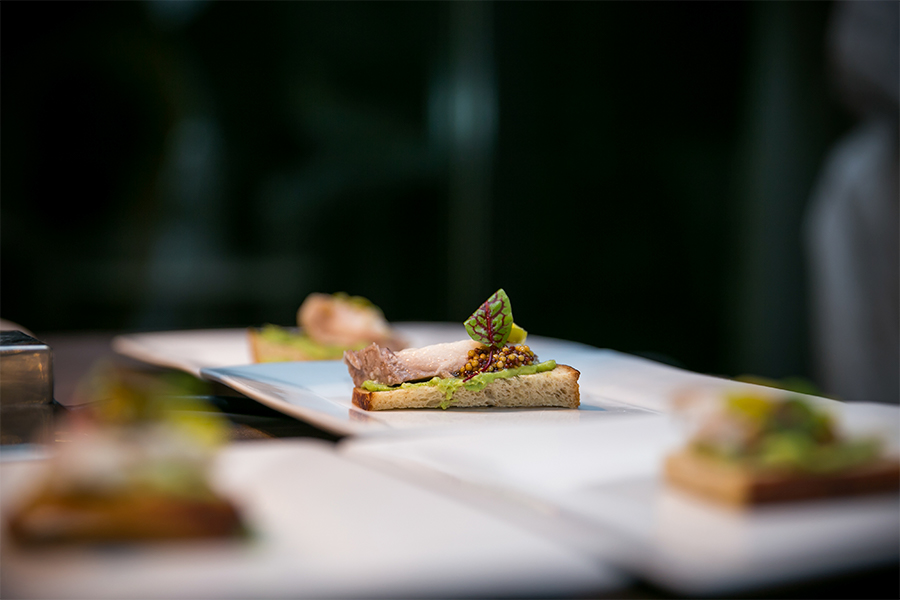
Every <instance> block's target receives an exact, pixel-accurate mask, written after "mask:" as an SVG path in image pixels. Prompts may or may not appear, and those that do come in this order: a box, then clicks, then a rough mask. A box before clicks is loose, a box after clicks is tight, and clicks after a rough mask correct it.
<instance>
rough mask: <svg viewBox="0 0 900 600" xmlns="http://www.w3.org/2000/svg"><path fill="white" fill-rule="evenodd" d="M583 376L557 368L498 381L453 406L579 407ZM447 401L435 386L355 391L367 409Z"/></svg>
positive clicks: (456, 398)
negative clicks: (579, 378)
mask: <svg viewBox="0 0 900 600" xmlns="http://www.w3.org/2000/svg"><path fill="white" fill-rule="evenodd" d="M579 375H580V373H579V372H578V371H576V370H575V369H573V368H572V367H569V366H567V365H557V366H556V368H554V369H552V370H550V371H544V372H542V373H534V374H531V375H518V376H516V377H509V378H506V379H497V380H495V381H492V382H491V383H489V384H488V385H486V386H485V387H484V388H483V389H481V390H478V391H470V390H467V389H465V388H460V389H458V390H457V391H456V392H455V393H454V394H453V399H452V402H451V404H450V406H452V407H453V408H462V407H477V406H483V407H498V408H513V407H516V408H529V407H543V406H549V407H561V408H578V406H579V405H580V403H581V397H580V395H579V390H578V376H579ZM445 400H446V397H445V396H444V392H442V391H441V390H440V389H439V388H438V387H436V386H433V385H418V386H411V387H405V388H402V387H401V388H398V389H395V390H390V391H384V392H369V391H367V390H364V389H362V388H358V387H357V388H354V389H353V404H355V405H356V406H358V407H360V408H362V409H364V410H389V409H393V408H439V407H440V406H441V403H443V402H445Z"/></svg>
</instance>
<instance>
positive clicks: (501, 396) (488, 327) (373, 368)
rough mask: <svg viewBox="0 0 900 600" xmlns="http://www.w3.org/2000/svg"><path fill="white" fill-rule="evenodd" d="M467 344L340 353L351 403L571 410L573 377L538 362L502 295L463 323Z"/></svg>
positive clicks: (566, 368) (379, 406)
mask: <svg viewBox="0 0 900 600" xmlns="http://www.w3.org/2000/svg"><path fill="white" fill-rule="evenodd" d="M465 326H466V330H467V331H468V333H469V336H470V337H471V339H469V340H461V341H459V342H450V343H445V344H434V345H432V346H425V347H423V348H410V349H407V350H401V351H399V352H394V351H393V350H391V349H390V348H385V347H383V346H381V345H379V344H377V343H373V344H371V345H369V346H367V347H365V348H363V349H362V350H357V351H347V352H344V363H345V364H346V365H347V368H348V370H349V372H350V377H351V378H352V379H353V384H354V386H355V387H354V389H353V404H355V405H356V406H358V407H359V408H362V409H364V410H388V409H395V408H438V407H440V408H445V409H446V408H449V407H451V406H453V407H460V408H461V407H504V408H513V407H560V408H578V406H579V404H580V396H579V389H578V376H579V372H578V371H576V370H575V369H573V368H572V367H569V366H566V365H557V364H556V362H555V361H553V360H546V361H543V362H541V361H539V360H538V357H537V356H535V354H534V352H532V351H531V349H530V348H529V347H528V346H527V345H525V344H524V342H525V337H526V335H527V334H526V333H525V330H523V329H521V328H520V327H518V326H517V325H515V324H514V323H513V317H512V308H511V306H510V301H509V298H508V297H507V295H506V292H504V291H503V290H502V289H501V290H498V291H497V292H496V293H495V294H494V295H492V296H491V297H490V298H488V299H487V300H486V301H485V302H484V303H483V304H482V305H481V306H480V307H479V308H478V310H476V311H475V313H474V314H472V316H471V317H469V319H468V320H467V321H466V322H465Z"/></svg>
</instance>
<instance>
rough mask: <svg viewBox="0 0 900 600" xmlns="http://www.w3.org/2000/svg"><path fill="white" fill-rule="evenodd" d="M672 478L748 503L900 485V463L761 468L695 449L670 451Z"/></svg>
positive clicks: (691, 487)
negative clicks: (818, 470)
mask: <svg viewBox="0 0 900 600" xmlns="http://www.w3.org/2000/svg"><path fill="white" fill-rule="evenodd" d="M665 477H666V479H667V480H668V481H669V482H670V483H672V484H674V485H676V486H678V487H681V488H683V489H685V490H688V491H690V492H692V493H695V494H698V495H700V496H703V497H706V498H708V499H711V500H716V501H718V502H723V503H727V504H732V505H738V506H744V505H751V504H762V503H769V502H786V501H792V500H809V499H813V498H828V497H835V496H851V495H860V494H869V493H876V492H890V491H895V490H897V489H900V462H898V461H897V460H896V459H881V460H878V461H874V462H872V463H870V464H866V465H862V466H859V467H854V468H851V469H847V470H844V471H840V472H836V473H826V474H813V473H795V472H794V473H792V472H779V471H758V470H754V469H749V468H746V467H743V466H741V465H734V464H729V463H727V462H725V461H722V460H718V459H716V458H713V457H708V456H704V455H702V454H699V453H697V452H694V451H691V450H682V451H681V452H678V453H676V454H672V455H670V456H669V457H668V458H667V459H666V464H665Z"/></svg>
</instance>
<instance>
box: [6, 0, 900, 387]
mask: <svg viewBox="0 0 900 600" xmlns="http://www.w3.org/2000/svg"><path fill="white" fill-rule="evenodd" d="M888 4H892V5H894V3H888ZM838 8H839V6H838V5H835V4H832V3H826V2H812V3H806V2H802V3H780V2H762V3H759V2H757V3H742V2H727V3H725V2H723V3H644V2H638V3H631V2H628V3H626V2H602V3H517V2H501V3H475V2H452V3H443V2H426V3H408V2H406V3H375V2H365V3H352V2H338V3H323V2H296V3H294V2H271V3H237V2H198V1H195V0H188V1H182V2H103V3H84V2H79V3H61V4H56V3H28V2H4V3H3V6H2V150H3V169H2V181H0V184H2V205H0V211H2V212H0V216H2V238H0V239H2V255H0V256H2V269H0V277H2V306H0V310H2V316H3V317H4V318H6V319H10V320H13V321H16V322H18V323H21V324H23V325H25V326H27V327H28V328H30V329H31V330H32V331H34V332H36V333H37V334H38V335H40V334H41V333H42V332H59V331H75V330H77V331H86V330H114V331H139V330H162V329H176V328H208V327H244V326H248V325H254V324H262V323H265V322H272V323H278V324H283V325H290V324H292V323H293V321H294V315H295V311H296V309H297V307H298V306H299V304H300V302H301V301H302V300H303V298H304V297H305V296H306V294H308V293H310V292H313V291H323V292H334V291H346V292H349V293H352V294H360V295H364V296H367V297H368V298H370V299H371V300H372V301H374V302H375V303H376V304H378V305H379V306H380V307H381V308H382V309H383V310H384V312H385V314H386V316H387V317H388V318H389V319H390V320H394V321H408V320H436V321H457V322H460V321H462V320H464V319H465V318H466V317H467V316H468V315H469V314H470V313H471V312H472V310H473V309H474V308H475V307H476V306H477V305H478V303H480V302H481V301H483V300H484V299H485V298H486V297H487V296H488V295H489V294H490V293H491V292H493V291H494V290H496V289H497V288H498V287H503V288H505V289H506V291H507V292H508V293H509V295H510V297H511V299H512V301H513V306H514V309H515V316H516V321H517V322H519V323H520V324H521V325H523V326H524V327H525V328H526V329H528V330H529V331H530V332H533V333H536V334H542V335H547V336H554V337H560V338H567V339H572V340H577V341H581V342H586V343H588V344H592V345H595V346H600V347H608V348H613V349H617V350H621V351H624V352H631V353H637V354H644V355H647V356H651V357H655V358H659V359H662V360H665V361H668V362H672V363H675V364H678V365H680V366H683V367H686V368H689V369H693V370H697V371H702V372H709V373H718V374H725V375H731V376H734V375H740V374H744V373H752V374H756V375H761V376H767V377H776V378H780V377H786V376H804V377H807V378H809V379H812V380H813V381H815V382H817V383H819V384H820V385H821V386H822V387H824V388H825V391H828V392H830V393H838V394H841V393H844V394H848V393H851V394H852V393H853V392H852V391H851V392H841V390H837V389H830V390H829V389H828V388H829V387H831V388H834V386H833V385H832V386H829V382H828V380H827V377H823V375H822V372H821V369H820V367H821V361H819V362H817V360H818V359H817V358H816V357H817V356H818V355H817V343H819V342H817V340H819V338H818V337H816V334H815V332H814V331H812V329H814V328H815V323H816V320H815V318H814V315H815V306H814V303H813V302H812V296H814V295H815V294H816V292H815V290H816V289H817V288H816V287H815V282H814V281H813V282H812V283H811V276H810V269H811V267H810V258H809V256H808V252H807V250H808V249H806V247H805V246H804V244H805V242H804V239H805V238H804V235H805V234H804V231H805V229H804V228H805V227H808V225H807V224H806V221H807V218H808V212H809V210H810V202H811V201H812V200H811V199H813V200H814V199H815V196H816V193H815V191H814V190H815V189H817V188H816V186H817V180H818V179H819V178H821V173H822V172H823V168H824V167H823V165H824V164H825V163H826V162H827V158H828V156H829V152H830V151H831V149H832V148H833V147H834V145H835V144H837V143H838V142H839V141H840V140H841V139H842V136H846V135H848V133H849V132H851V131H853V128H854V127H855V126H856V125H857V124H858V123H859V122H860V121H861V119H862V118H863V116H864V113H860V112H854V111H853V110H852V106H850V105H848V102H847V101H846V100H845V99H842V98H841V95H840V93H839V91H840V86H839V85H838V84H837V83H836V80H837V78H836V77H835V72H836V68H835V65H834V60H833V57H830V54H829V52H830V50H829V48H830V46H829V39H830V38H829V36H831V35H832V34H833V31H834V23H835V20H836V14H837V13H838V12H839V11H838ZM893 8H895V5H894V7H893ZM893 8H892V7H889V10H893ZM888 14H889V15H891V14H893V13H888ZM891 35H894V34H893V33H892V34H891ZM892 40H893V41H891V43H896V40H895V38H892ZM896 55H897V52H896V51H895V52H894V57H896ZM889 62H890V61H889ZM888 67H889V70H890V69H891V68H894V69H895V62H890V65H888ZM893 74H894V75H896V72H895V71H894V72H893ZM895 91H896V88H895ZM888 106H889V110H888V114H893V116H894V117H896V107H895V105H891V104H888ZM890 110H893V113H891V112H890ZM894 132H896V128H895V129H894ZM893 141H894V142H896V135H894V137H893ZM891 193H892V194H893V202H894V205H896V192H895V191H894V192H891ZM893 226H894V227H896V222H895V223H894V225H893ZM895 255H896V253H895ZM883 291H884V290H882V292H883ZM888 292H889V293H888V295H889V296H890V295H893V297H895V296H896V295H897V290H896V287H895V288H894V289H893V290H888ZM890 300H891V302H894V300H893V299H890ZM892 307H893V305H889V309H890V308H892ZM888 314H889V311H888ZM880 328H884V329H885V330H886V331H888V334H889V335H888V338H889V339H888V347H893V346H892V344H893V341H892V340H893V339H895V337H896V329H897V322H896V318H895V319H894V320H893V321H889V322H884V321H878V322H877V323H876V329H878V331H881V329H880ZM891 336H894V337H891ZM892 356H893V355H891V356H890V357H888V358H892ZM817 365H818V366H817ZM877 377H880V378H882V383H883V384H885V385H886V386H887V387H886V389H887V392H882V394H883V395H882V397H880V398H875V399H880V400H882V401H883V400H885V399H887V401H894V402H896V401H897V400H896V395H897V394H896V389H897V384H896V375H895V371H890V369H889V370H888V371H884V370H882V371H881V372H880V373H879V374H878V375H877ZM885 394H886V395H885ZM859 399H866V398H859Z"/></svg>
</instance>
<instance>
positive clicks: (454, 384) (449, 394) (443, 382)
mask: <svg viewBox="0 0 900 600" xmlns="http://www.w3.org/2000/svg"><path fill="white" fill-rule="evenodd" d="M554 368H556V361H555V360H545V361H544V362H540V363H537V364H533V365H526V366H524V367H516V368H515V369H504V370H502V371H495V372H493V373H479V374H478V375H475V376H474V377H472V378H471V379H469V380H468V381H467V380H464V379H462V378H460V377H432V378H431V379H429V380H428V381H413V382H406V383H401V384H399V385H384V384H383V383H376V382H374V381H372V380H367V381H364V382H363V384H362V386H360V387H362V388H363V389H364V390H366V391H368V392H390V391H392V390H398V389H404V388H410V387H418V386H423V385H431V386H434V387H436V388H438V389H439V390H440V391H441V392H443V394H444V401H443V402H441V408H448V407H449V406H450V404H452V403H453V394H455V393H456V391H457V390H458V389H459V388H465V389H467V390H469V391H471V392H477V391H479V390H482V389H484V387H485V386H486V385H487V384H489V383H491V382H492V381H496V380H498V379H508V378H510V377H516V376H518V375H533V374H535V373H543V372H544V371H551V370H553V369H554Z"/></svg>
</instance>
